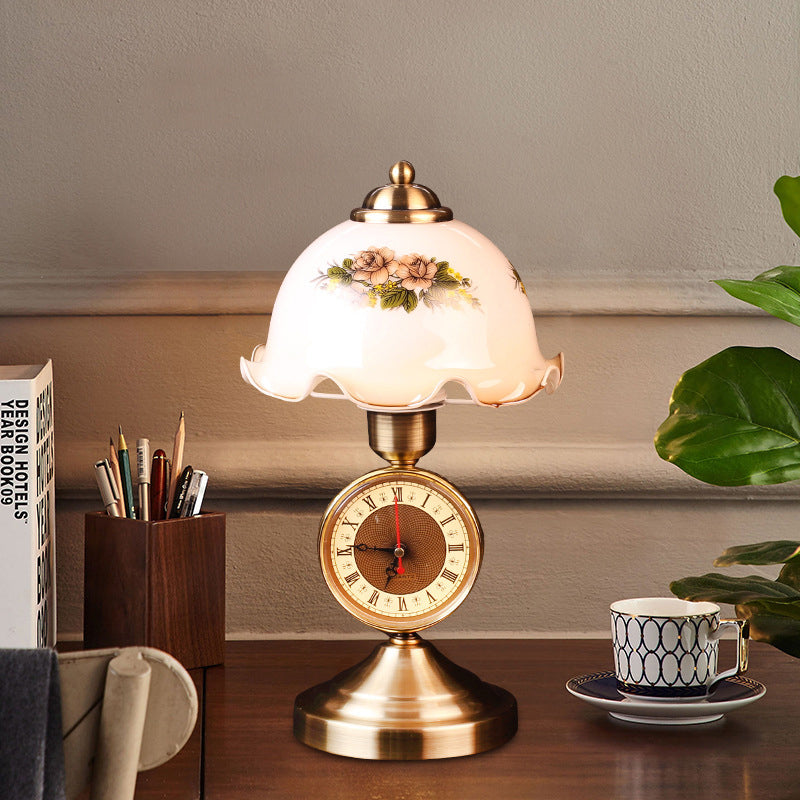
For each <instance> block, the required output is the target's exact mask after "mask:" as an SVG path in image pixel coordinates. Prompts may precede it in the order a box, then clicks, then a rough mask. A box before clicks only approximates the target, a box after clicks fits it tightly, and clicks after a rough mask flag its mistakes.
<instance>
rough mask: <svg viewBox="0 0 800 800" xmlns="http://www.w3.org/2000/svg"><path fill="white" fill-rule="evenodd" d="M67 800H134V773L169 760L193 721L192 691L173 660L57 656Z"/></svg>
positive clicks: (115, 654) (146, 652) (134, 655)
mask: <svg viewBox="0 0 800 800" xmlns="http://www.w3.org/2000/svg"><path fill="white" fill-rule="evenodd" d="M58 660H59V673H60V679H61V714H62V728H63V732H64V765H65V773H66V795H67V800H73V798H75V797H77V796H78V795H79V794H80V793H81V792H82V791H83V790H84V789H85V788H86V786H87V784H88V783H89V782H91V785H92V791H91V797H92V800H132V798H133V795H134V790H135V787H136V774H137V772H139V771H141V770H146V769H152V768H153V767H157V766H159V765H160V764H163V763H164V762H165V761H168V760H169V759H170V758H172V756H174V755H175V754H176V753H177V752H178V751H179V750H180V749H181V748H182V747H183V745H184V744H186V741H187V740H188V738H189V736H190V735H191V733H192V730H193V729H194V726H195V722H196V721H197V690H196V689H195V686H194V683H193V681H192V678H191V676H190V675H189V673H188V672H187V671H186V670H185V669H184V668H183V667H182V666H181V664H180V663H179V662H178V661H176V660H175V659H174V658H173V657H172V656H170V655H168V654H167V653H164V652H162V651H161V650H155V649H154V648H151V647H126V648H117V649H113V648H112V649H107V650H87V651H83V652H74V653H61V654H59V657H58Z"/></svg>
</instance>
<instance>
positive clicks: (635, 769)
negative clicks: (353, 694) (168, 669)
mask: <svg viewBox="0 0 800 800" xmlns="http://www.w3.org/2000/svg"><path fill="white" fill-rule="evenodd" d="M432 638H433V637H432ZM434 641H435V639H434ZM726 644H727V643H726ZM437 646H438V647H439V649H440V650H441V651H442V652H443V653H444V655H446V656H448V657H449V658H451V659H453V660H454V661H456V662H457V663H459V664H461V665H462V666H465V667H467V668H468V669H471V670H473V671H474V672H476V673H478V674H479V675H480V676H481V677H482V678H483V679H484V680H487V681H490V682H492V683H496V684H499V685H501V686H503V687H504V688H506V689H508V690H510V691H511V692H513V693H514V694H515V695H516V697H517V700H518V703H519V715H520V727H519V732H518V733H517V735H516V737H515V738H514V739H513V740H512V741H511V742H509V743H508V744H506V745H505V746H503V747H501V748H499V749H497V750H494V751H491V752H488V753H484V754H481V755H477V756H471V757H467V758H457V759H449V760H444V761H425V762H373V761H358V760H354V759H348V758H342V757H339V756H331V755H328V754H326V753H321V752H318V751H316V750H312V749H310V748H308V747H306V746H304V745H302V744H300V743H298V742H297V741H296V740H295V739H294V737H293V735H292V708H293V702H294V697H295V695H296V694H297V693H299V692H300V691H302V690H304V689H306V688H308V687H309V686H311V685H314V684H316V683H319V682H321V681H323V680H326V679H328V678H330V677H331V676H332V675H334V674H335V673H336V672H338V671H340V670H342V669H344V668H346V667H348V666H351V665H352V664H354V663H355V662H356V661H359V660H360V659H362V658H363V657H365V656H366V655H367V654H368V653H369V651H370V650H371V648H372V643H370V642H367V641H346V642H345V641H339V642H314V641H273V642H229V643H228V647H227V651H226V662H225V666H224V667H213V668H210V669H207V670H206V733H205V781H204V791H205V794H204V796H205V797H206V798H209V800H223V799H224V800H240V799H241V800H243V799H244V798H286V799H287V800H296V799H297V798H315V800H326V799H327V798H348V799H350V798H356V797H357V798H376V800H377V799H380V800H384V799H388V798H402V799H403V800H417V799H419V800H450V799H451V798H452V799H453V800H455V799H456V798H458V799H459V800H465V799H466V800H470V799H471V798H474V799H475V800H485V799H486V798H489V797H491V798H498V800H500V798H502V800H515V799H516V798H519V799H520V800H522V799H523V798H525V799H526V800H527V799H535V798H542V799H543V800H545V799H546V800H561V799H562V798H563V799H564V800H571V798H580V799H581V800H587V798H590V799H591V800H600V799H602V798H613V799H614V800H627V798H631V800H634V798H635V799H636V800H640V799H642V798H646V799H647V800H659V798H683V797H700V798H714V797H725V798H726V800H755V799H756V798H764V799H765V800H778V799H779V798H785V799H788V798H798V797H800V763H798V761H797V759H796V752H797V741H796V739H797V737H796V730H797V726H798V722H800V693H798V691H797V684H798V679H800V662H797V661H795V660H793V659H791V658H789V657H788V656H785V655H784V654H782V653H779V652H777V651H775V650H773V649H771V648H768V647H766V646H765V645H759V644H755V645H754V646H753V648H752V649H753V653H752V658H751V668H750V672H749V675H750V676H751V677H753V678H755V679H756V680H761V681H762V682H763V683H765V684H766V685H767V694H766V696H765V697H764V698H762V699H761V700H759V701H757V702H755V703H753V704H752V705H750V706H748V707H746V708H742V709H739V710H737V711H734V712H732V713H730V714H729V715H727V716H726V717H725V718H724V719H723V720H721V721H719V722H714V723H709V724H704V725H698V726H690V727H677V728H654V727H651V726H645V725H635V724H628V723H622V722H615V721H613V720H611V719H610V718H609V717H608V716H607V715H606V714H605V712H603V711H602V710H600V709H597V708H594V707H592V706H589V705H587V704H585V703H583V702H581V701H579V700H578V699H576V698H574V697H572V696H571V695H569V694H568V693H567V691H566V690H565V688H564V684H565V682H566V681H567V680H568V679H569V678H571V677H574V676H576V675H582V674H586V673H589V672H596V671H601V670H605V669H609V668H610V666H611V646H610V643H609V642H607V641H596V640H569V641H563V640H513V641H509V640H504V641H497V640H475V641H449V640H445V641H441V642H437ZM165 796H167V795H165ZM169 796H172V795H169ZM176 796H177V795H176Z"/></svg>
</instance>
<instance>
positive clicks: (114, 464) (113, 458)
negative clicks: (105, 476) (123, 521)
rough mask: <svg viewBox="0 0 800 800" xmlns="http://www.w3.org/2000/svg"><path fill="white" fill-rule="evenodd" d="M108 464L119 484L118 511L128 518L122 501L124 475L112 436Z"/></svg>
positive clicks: (109, 439)
mask: <svg viewBox="0 0 800 800" xmlns="http://www.w3.org/2000/svg"><path fill="white" fill-rule="evenodd" d="M108 463H109V464H110V465H111V472H112V474H113V475H114V480H115V481H116V484H117V495H118V496H119V500H117V509H118V510H119V515H120V516H121V517H126V516H127V514H126V513H125V503H124V502H123V501H122V475H121V474H120V471H119V459H118V458H117V451H116V450H115V449H114V440H113V439H112V438H111V437H110V436H109V437H108Z"/></svg>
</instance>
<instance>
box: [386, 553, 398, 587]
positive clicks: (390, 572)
mask: <svg viewBox="0 0 800 800" xmlns="http://www.w3.org/2000/svg"><path fill="white" fill-rule="evenodd" d="M396 577H397V558H396V557H395V559H394V561H393V562H392V563H391V564H390V565H389V566H388V567H386V585H385V586H384V587H383V591H384V592H385V591H386V590H387V589H388V588H389V582H390V581H391V580H392V578H396Z"/></svg>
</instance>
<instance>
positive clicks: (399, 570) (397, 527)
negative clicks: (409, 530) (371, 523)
mask: <svg viewBox="0 0 800 800" xmlns="http://www.w3.org/2000/svg"><path fill="white" fill-rule="evenodd" d="M394 527H395V530H396V531H397V547H396V548H395V551H394V554H395V557H396V558H397V574H398V575H403V574H404V573H405V571H406V568H405V567H404V566H403V556H404V555H405V551H404V550H403V545H402V544H401V542H400V508H399V506H398V505H397V496H395V498H394Z"/></svg>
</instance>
